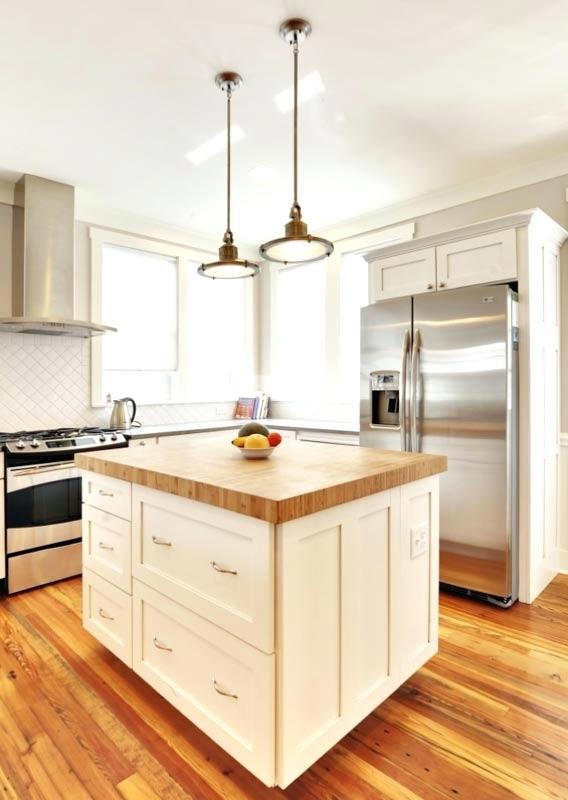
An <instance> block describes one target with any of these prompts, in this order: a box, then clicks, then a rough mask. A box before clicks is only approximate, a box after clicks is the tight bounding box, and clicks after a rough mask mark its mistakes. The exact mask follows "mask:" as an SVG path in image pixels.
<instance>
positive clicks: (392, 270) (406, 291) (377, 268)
mask: <svg viewBox="0 0 568 800" xmlns="http://www.w3.org/2000/svg"><path fill="white" fill-rule="evenodd" d="M369 270H370V275H371V303H376V302H377V301H378V300H389V299H390V298H394V297H407V296H409V295H413V294H422V293H423V292H429V291H433V290H434V289H435V288H436V250H435V248H433V247H428V248H426V249H425V250H415V251H414V252H412V253H403V254H402V255H396V256H391V257H390V258H379V259H377V260H376V261H372V262H371V263H370V264H369Z"/></svg>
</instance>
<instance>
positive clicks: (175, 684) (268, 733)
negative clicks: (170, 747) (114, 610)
mask: <svg viewBox="0 0 568 800" xmlns="http://www.w3.org/2000/svg"><path fill="white" fill-rule="evenodd" d="M133 627H134V657H133V666H134V670H135V672H137V673H138V674H139V675H140V676H141V677H142V678H144V680H145V681H147V682H148V683H149V684H150V685H151V686H153V687H154V689H156V691H158V692H159V693H160V694H161V695H162V696H163V697H165V698H166V700H168V701H169V702H170V703H171V704H172V705H173V706H175V707H176V708H177V709H179V710H180V711H181V712H182V714H184V715H185V716H186V717H187V718H188V719H190V720H191V721H192V722H194V723H195V724H196V725H197V726H198V727H199V728H201V730H202V731H204V732H205V733H206V734H207V735H208V736H210V737H211V738H212V739H213V740H214V741H216V742H217V743H218V744H220V745H221V747H223V748H224V749H225V750H226V751H227V752H228V753H230V754H231V755H232V756H234V757H235V758H236V759H237V760H238V761H240V763H241V764H243V765H244V766H245V767H246V768H247V769H249V770H250V771H251V772H252V773H253V774H254V775H256V776H257V777H258V778H260V780H262V781H264V782H265V783H266V784H268V785H269V786H273V785H274V779H275V776H274V755H275V742H274V714H275V709H274V699H275V689H274V679H275V677H274V655H265V654H264V653H261V652H260V651H259V650H257V649H256V648H254V647H251V646H250V645H248V644H245V643H244V642H241V641H240V640H239V639H237V638H236V637H234V636H231V635H230V634H228V633H226V632H225V631H222V630H221V629H220V628H218V627H217V626H216V625H212V624H211V623H210V622H207V621H206V620H204V619H202V618H201V617H199V616H198V615H197V614H193V613H192V612H191V611H188V610H187V609H185V608H183V607H182V606H180V605H178V604H177V603H174V602H173V601H172V600H168V599H167V598H166V597H164V596H163V595H161V594H159V592H155V591H154V590H153V589H150V588H149V587H147V586H144V584H142V583H140V582H139V581H137V580H135V581H134V626H133Z"/></svg>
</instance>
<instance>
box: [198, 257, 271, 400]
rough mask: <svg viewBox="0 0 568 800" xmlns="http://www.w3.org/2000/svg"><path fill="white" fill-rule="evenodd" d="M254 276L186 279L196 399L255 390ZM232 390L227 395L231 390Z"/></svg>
mask: <svg viewBox="0 0 568 800" xmlns="http://www.w3.org/2000/svg"><path fill="white" fill-rule="evenodd" d="M251 283H252V281H250V280H244V279H243V280H210V279H205V278H202V277H200V276H199V275H198V274H197V271H196V270H195V269H192V270H190V271H189V275H188V280H187V297H186V303H185V306H186V308H187V375H188V381H190V383H191V386H192V387H193V397H194V398H195V399H207V398H212V397H214V398H217V399H236V398H237V397H238V396H239V394H242V393H244V392H246V391H252V390H254V389H255V388H256V387H254V386H253V387H251V372H252V366H253V365H252V362H253V352H252V336H251V332H250V324H251V320H250V319H249V316H248V315H247V313H246V309H247V304H248V297H247V296H248V293H249V291H250V288H251V287H250V284H251ZM227 393H228V394H227Z"/></svg>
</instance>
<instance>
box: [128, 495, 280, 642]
mask: <svg viewBox="0 0 568 800" xmlns="http://www.w3.org/2000/svg"><path fill="white" fill-rule="evenodd" d="M132 492H133V495H132V509H133V515H132V574H133V576H134V577H135V578H138V579H139V580H141V581H143V582H144V583H146V584H147V585H148V586H151V587H153V588H154V589H157V590H158V591H159V592H162V594H164V595H166V596H167V597H170V598H171V599H172V600H175V601H176V602H178V603H181V605H183V606H185V607H186V608H188V609H190V610H191V611H195V612H196V613H197V614H199V615H201V616H202V617H205V619H208V620H209V621H210V622H214V623H215V624H216V625H219V626H220V627H221V628H224V629H225V630H226V631H229V633H232V634H234V635H235V636H238V637H239V638H240V639H243V640H244V641H246V642H248V643H249V644H252V645H254V646H255V647H258V648H259V649H260V650H263V651H264V652H265V653H271V652H272V651H273V649H274V552H273V549H274V548H273V541H274V533H273V526H272V525H270V524H269V523H268V522H264V521H262V520H257V519H254V518H252V517H247V516H245V515H244V514H236V513H234V512H232V511H226V510H223V509H219V508H215V507H213V506H208V505H205V504H204V503H196V502H195V501H193V500H188V499H187V498H183V497H177V496H175V495H170V494H165V493H164V492H159V491H156V490H154V489H148V488H146V487H143V486H133V490H132Z"/></svg>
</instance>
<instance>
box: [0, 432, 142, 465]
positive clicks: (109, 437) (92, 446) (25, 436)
mask: <svg viewBox="0 0 568 800" xmlns="http://www.w3.org/2000/svg"><path fill="white" fill-rule="evenodd" d="M127 445H128V442H127V440H126V437H125V436H124V435H123V434H122V433H118V432H117V431H114V430H109V429H105V428H54V429H52V430H43V431H18V432H16V433H0V448H2V447H3V448H4V450H5V451H6V453H8V455H9V456H10V455H18V456H24V457H29V458H35V457H36V456H38V455H39V456H44V457H45V456H46V455H48V454H49V455H56V454H64V453H73V452H76V451H78V450H99V449H103V448H104V449H107V448H110V447H126V446H127ZM9 460H10V459H9ZM26 460H27V459H26ZM42 460H43V459H42Z"/></svg>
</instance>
